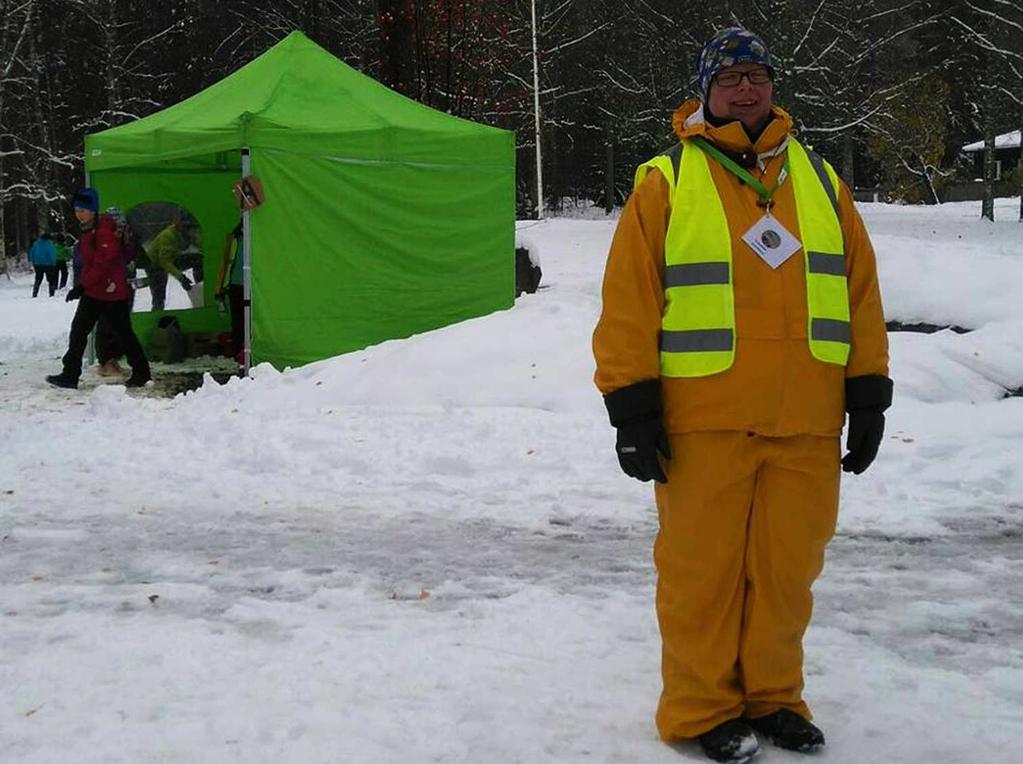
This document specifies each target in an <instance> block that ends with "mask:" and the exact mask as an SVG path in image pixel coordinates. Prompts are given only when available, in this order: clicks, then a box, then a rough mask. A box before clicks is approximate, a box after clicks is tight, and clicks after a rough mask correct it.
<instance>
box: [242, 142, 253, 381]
mask: <svg viewBox="0 0 1023 764" xmlns="http://www.w3.org/2000/svg"><path fill="white" fill-rule="evenodd" d="M251 162H252V160H251V158H250V157H249V147H248V146H245V147H244V148H242V177H243V178H246V177H248V175H249V170H250V167H251ZM242 306H243V307H242V310H243V315H244V316H245V319H244V326H245V347H244V349H243V358H244V362H243V366H244V373H245V376H246V377H247V376H249V369H251V368H252V229H251V227H250V223H249V211H248V210H242Z"/></svg>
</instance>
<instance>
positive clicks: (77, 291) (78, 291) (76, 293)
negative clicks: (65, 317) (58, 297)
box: [64, 286, 82, 302]
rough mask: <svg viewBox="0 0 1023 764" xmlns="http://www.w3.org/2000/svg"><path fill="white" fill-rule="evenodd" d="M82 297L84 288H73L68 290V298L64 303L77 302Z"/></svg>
mask: <svg viewBox="0 0 1023 764" xmlns="http://www.w3.org/2000/svg"><path fill="white" fill-rule="evenodd" d="M81 296H82V288H81V287H80V286H76V287H71V289H69V290H67V296H66V297H65V298H64V302H71V301H72V300H77V299H78V298H79V297H81Z"/></svg>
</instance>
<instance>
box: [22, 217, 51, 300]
mask: <svg viewBox="0 0 1023 764" xmlns="http://www.w3.org/2000/svg"><path fill="white" fill-rule="evenodd" d="M28 259H29V261H30V262H31V263H32V267H33V268H35V271H36V279H35V283H33V284H32V296H33V297H38V296H39V287H40V285H41V284H42V283H43V277H44V276H45V277H46V284H47V286H48V287H49V288H50V297H53V293H54V292H56V291H57V247H56V246H54V243H53V237H51V236H50V234H49V233H47V232H45V231H44V232H43V233H41V234H39V238H38V239H36V240H35V241H34V242H32V248H31V249H29V251H28Z"/></svg>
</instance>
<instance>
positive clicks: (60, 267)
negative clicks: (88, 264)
mask: <svg viewBox="0 0 1023 764" xmlns="http://www.w3.org/2000/svg"><path fill="white" fill-rule="evenodd" d="M57 273H59V274H60V283H59V284H57V289H63V288H64V287H66V286H67V260H61V261H60V262H58V263H57Z"/></svg>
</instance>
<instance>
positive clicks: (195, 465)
mask: <svg viewBox="0 0 1023 764" xmlns="http://www.w3.org/2000/svg"><path fill="white" fill-rule="evenodd" d="M1014 205H1018V201H1015V200H1013V201H1010V200H1005V201H1004V202H1001V203H1000V208H999V216H1000V217H1001V218H1002V220H1000V221H999V222H997V223H995V224H993V225H992V224H988V223H982V222H980V221H978V220H977V219H976V215H977V205H976V204H968V205H946V206H944V207H942V208H940V209H934V208H909V207H892V206H884V205H864V207H863V210H864V214H865V217H866V219H867V223H868V226H869V227H870V229H871V231H872V232H873V235H874V239H875V243H876V245H877V249H878V255H879V262H880V266H881V275H882V289H883V291H884V295H885V299H886V306H887V312H888V317H889V318H890V319H893V320H899V321H902V322H904V323H907V324H909V323H921V322H926V323H934V324H939V325H953V324H954V325H957V326H960V327H965V328H967V329H972V330H974V331H971V332H970V333H967V334H957V333H954V332H951V331H944V332H938V333H935V334H908V333H899V334H893V335H892V356H893V364H892V369H893V375H894V376H895V379H896V396H897V400H896V404H895V406H894V407H893V409H892V410H891V412H890V416H889V432H888V438H887V439H886V442H885V445H884V449H883V452H882V455H881V457H880V459H879V461H878V463H877V464H875V465H874V467H872V469H871V470H870V471H868V472H867V473H866V474H865V475H863V476H861V477H858V478H855V477H848V476H847V477H846V478H845V482H844V484H843V499H842V515H841V521H840V530H839V534H838V536H837V538H836V540H835V542H834V543H833V544H832V546H831V547H830V551H829V559H828V565H827V568H826V570H825V573H824V576H823V578H822V579H821V580H820V582H819V583H818V585H817V587H816V593H817V611H816V616H815V620H814V624H813V626H812V627H811V629H810V632H809V634H808V638H807V672H808V676H807V697H808V699H809V700H810V702H811V705H812V706H813V707H814V709H815V712H816V714H817V719H818V721H819V722H820V724H821V725H822V726H823V727H824V729H825V731H826V732H827V734H828V740H829V746H828V748H827V749H826V750H825V751H824V752H823V753H822V754H821V755H819V756H817V757H814V760H815V761H821V762H848V763H849V764H852V763H854V762H855V763H857V764H859V763H861V762H886V763H888V762H905V763H910V762H912V763H914V764H915V763H916V762H984V763H985V764H992V763H995V762H999V763H1000V762H1005V763H1006V764H1009V763H1010V762H1017V761H1020V760H1021V759H1023V753H1021V751H1023V640H1021V636H1023V471H1021V470H1020V469H1019V465H1020V463H1021V459H1023V398H1018V397H1006V395H1007V391H1010V390H1015V389H1017V388H1020V387H1023V319H1021V318H1019V317H1017V316H1016V315H1015V314H1016V309H1017V306H1018V305H1019V302H1020V300H1019V297H1018V294H1019V290H1020V285H1021V284H1023V238H1021V233H1023V225H1021V224H1019V223H1015V222H1010V221H1012V220H1013V219H1014V217H1015V216H1014V210H1015V209H1016V207H1014ZM520 229H521V234H522V235H523V236H524V237H526V238H527V239H529V240H530V241H532V242H533V243H534V244H535V245H536V246H537V247H538V248H539V249H540V253H541V257H542V265H543V269H544V283H545V284H546V288H544V289H542V290H541V291H540V292H538V293H537V294H536V295H532V296H526V297H523V298H520V300H519V301H518V302H517V304H516V306H515V308H514V309H512V310H510V311H506V312H503V313H500V314H496V315H493V316H489V317H486V318H483V319H478V320H476V321H470V322H466V323H463V324H461V325H458V326H453V327H449V328H447V329H444V330H441V331H437V332H433V333H430V334H427V335H422V336H419V337H415V338H413V339H411V340H408V341H403V342H390V343H386V344H384V345H381V346H378V347H376V348H372V349H370V350H367V351H364V352H360V353H354V354H350V355H348V356H345V357H341V358H338V359H333V360H330V361H325V362H321V363H319V364H314V365H312V366H309V367H305V368H303V369H300V370H297V371H291V372H287V373H284V374H279V373H277V372H276V371H274V370H273V369H270V368H268V367H260V368H258V369H257V370H256V373H255V375H254V379H251V380H244V381H243V380H232V381H231V382H229V383H228V384H226V385H217V384H216V383H214V382H212V380H210V381H209V382H208V383H207V384H206V385H204V386H203V387H202V388H201V389H199V390H198V391H196V392H192V393H188V394H186V395H180V396H178V397H176V398H174V399H164V398H160V397H158V396H157V395H155V394H154V393H153V391H150V392H149V393H148V394H146V393H143V394H141V395H139V394H127V393H126V392H125V390H124V388H123V387H121V386H118V385H98V384H97V379H96V378H94V377H92V376H91V373H90V376H87V377H86V379H85V380H84V382H85V383H86V384H85V385H84V388H83V390H80V391H77V392H68V391H59V390H55V389H51V388H49V387H47V386H45V385H44V384H43V383H42V377H43V376H44V375H45V374H47V373H52V372H55V371H57V370H58V368H59V361H58V358H59V356H60V354H61V353H62V351H63V344H64V342H65V339H66V331H67V326H68V322H69V320H70V317H71V314H72V311H73V305H68V304H65V303H64V302H63V301H62V300H60V299H53V300H48V299H46V298H43V297H40V298H38V299H36V300H31V299H30V298H29V297H28V293H29V285H28V282H27V281H26V278H25V277H16V278H15V280H14V281H13V282H8V281H7V280H6V279H4V278H3V277H2V276H0V442H2V443H3V444H4V450H3V459H2V461H0V687H3V688H4V692H3V694H2V696H0V760H2V761H3V762H19V764H20V763H21V762H33V763H35V762H68V761H75V762H151V761H160V762H296V763H300V764H305V763H306V762H359V763H360V764H361V763H363V762H365V763H366V764H377V763H389V762H395V763H396V764H397V763H399V762H400V763H401V764H407V763H408V762H466V763H469V764H476V762H487V763H488V764H489V763H491V762H493V763H497V764H504V763H505V762H508V763H511V762H522V763H523V764H533V763H534V762H583V761H587V762H621V763H622V764H631V763H632V762H640V761H642V762H665V763H667V762H676V761H702V760H703V759H702V757H701V756H700V755H699V753H698V751H697V749H696V748H695V747H694V746H689V747H683V749H682V750H681V751H676V750H673V749H670V748H668V747H666V746H664V745H662V744H660V743H659V742H658V741H657V739H656V734H655V731H654V727H653V722H652V714H653V708H654V704H655V702H656V699H657V693H658V690H659V682H660V680H659V673H658V661H659V639H658V634H657V628H656V622H655V618H654V612H653V603H652V600H653V571H652V566H651V561H650V548H651V543H652V538H653V535H654V533H655V526H656V517H655V514H654V512H653V506H652V504H653V502H652V497H651V492H650V489H649V487H647V486H643V485H641V484H638V483H635V482H631V481H629V480H628V479H627V478H625V477H624V476H622V475H621V474H620V473H619V471H618V468H617V464H616V462H615V459H614V455H613V452H612V449H611V445H612V442H613V434H612V432H611V431H610V428H609V427H608V426H607V424H606V420H605V415H604V413H603V407H602V405H601V403H600V400H599V397H598V396H597V394H596V393H595V391H594V390H593V389H592V385H591V382H590V377H591V374H592V360H591V357H590V351H589V336H590V332H591V330H592V327H593V324H594V322H595V320H596V316H597V313H598V310H599V296H598V290H599V283H600V276H601V270H602V266H603V260H604V256H605V253H606V249H607V245H608V242H609V239H610V235H611V232H612V229H613V222H612V221H607V220H567V219H561V220H552V221H547V222H544V223H541V224H536V223H531V222H524V223H522V224H520ZM167 373H168V370H166V369H158V370H157V374H158V375H163V374H167ZM805 760H806V759H805V758H803V757H799V756H796V755H789V754H785V753H782V752H779V751H778V750H776V749H774V748H772V747H770V746H765V749H764V752H763V754H762V755H761V757H760V759H759V761H763V762H765V764H766V763H769V762H789V761H791V762H796V761H805Z"/></svg>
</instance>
